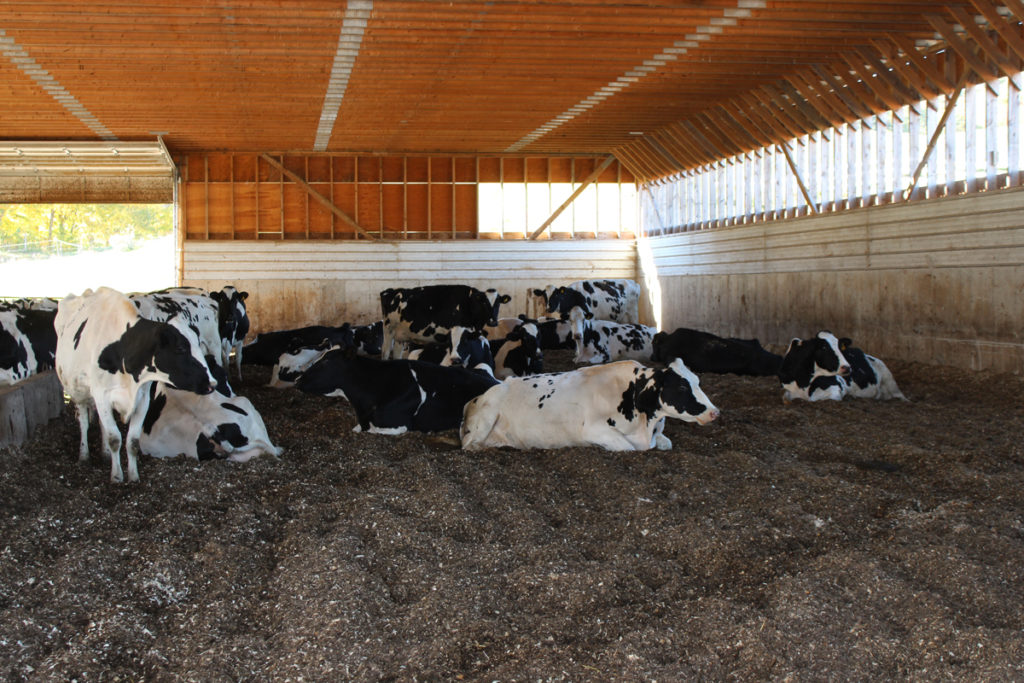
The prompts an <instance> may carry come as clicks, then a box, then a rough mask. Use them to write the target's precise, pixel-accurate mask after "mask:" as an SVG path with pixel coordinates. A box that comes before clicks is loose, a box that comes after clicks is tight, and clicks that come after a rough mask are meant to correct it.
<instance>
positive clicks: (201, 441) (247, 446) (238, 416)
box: [133, 382, 282, 462]
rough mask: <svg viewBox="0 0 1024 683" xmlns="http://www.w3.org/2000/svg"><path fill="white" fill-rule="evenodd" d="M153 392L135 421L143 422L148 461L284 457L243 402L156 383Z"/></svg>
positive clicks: (249, 404) (143, 447) (143, 448)
mask: <svg viewBox="0 0 1024 683" xmlns="http://www.w3.org/2000/svg"><path fill="white" fill-rule="evenodd" d="M219 386H220V385H218V387H219ZM149 392H150V394H149V395H150V400H149V407H148V409H147V410H146V412H145V414H144V415H142V416H140V415H136V416H134V417H133V419H134V420H141V421H142V426H141V427H139V428H138V429H139V450H140V451H142V452H143V453H145V454H147V455H150V456H152V457H154V458H174V457H177V456H179V455H184V456H186V457H189V458H192V459H193V460H200V461H202V460H211V459H214V458H227V459H228V460H230V461H232V462H246V461H248V460H250V459H252V458H254V457H256V456H258V455H261V454H263V453H267V454H270V455H272V456H274V457H275V458H276V457H279V456H280V455H281V453H282V449H280V448H278V447H277V446H275V445H274V444H273V443H272V442H271V440H270V436H269V435H268V434H267V428H266V426H265V425H264V423H263V418H262V417H260V414H259V413H258V412H257V411H256V408H255V407H254V406H253V405H252V402H251V401H250V400H249V399H247V398H245V397H244V396H234V395H232V396H224V395H222V394H221V393H220V392H215V393H212V394H205V395H200V394H195V393H192V392H190V391H182V390H180V389H174V388H172V387H170V386H168V385H166V384H163V383H162V382H152V383H151V385H150V389H149Z"/></svg>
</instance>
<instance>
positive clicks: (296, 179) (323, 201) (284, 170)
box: [260, 153, 377, 240]
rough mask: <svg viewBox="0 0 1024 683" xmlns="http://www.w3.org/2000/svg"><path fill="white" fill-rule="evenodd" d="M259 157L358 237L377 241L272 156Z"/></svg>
mask: <svg viewBox="0 0 1024 683" xmlns="http://www.w3.org/2000/svg"><path fill="white" fill-rule="evenodd" d="M260 157H261V158H262V159H263V160H264V161H266V162H267V163H268V164H270V165H271V166H273V167H274V168H276V169H277V170H279V171H280V172H281V173H283V174H284V175H286V176H288V178H289V179H291V180H292V181H293V182H295V183H296V184H298V185H299V186H300V187H302V188H303V189H304V190H305V191H306V192H308V193H309V196H311V197H312V198H313V199H315V200H317V201H318V202H320V203H321V204H323V205H324V206H326V207H327V208H328V209H329V210H330V211H331V213H333V214H334V215H335V216H337V217H338V218H340V219H341V220H343V221H345V222H346V223H348V224H349V225H351V226H352V227H353V228H355V229H356V230H357V231H358V232H359V234H360V235H362V236H363V237H365V238H366V239H370V240H375V239H377V238H376V237H374V236H373V235H371V234H370V233H368V232H366V230H364V229H363V227H362V226H361V225H359V224H358V223H356V222H355V220H353V218H352V217H351V216H349V215H348V214H347V213H345V212H344V211H342V210H341V209H339V208H338V207H337V206H335V205H334V203H333V202H331V200H330V199H328V198H327V197H325V196H323V195H322V194H320V193H319V192H317V191H316V190H314V189H313V188H312V187H311V186H310V184H309V183H307V182H306V181H305V180H303V179H302V178H300V177H299V176H297V175H296V174H294V173H292V172H291V171H289V170H288V169H287V168H285V167H284V166H282V165H281V164H279V163H278V162H277V159H275V158H273V157H272V156H269V155H268V154H266V153H263V154H261V155H260ZM281 211H282V213H283V212H284V206H282V207H281Z"/></svg>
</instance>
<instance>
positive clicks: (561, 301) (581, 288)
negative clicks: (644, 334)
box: [528, 280, 641, 323]
mask: <svg viewBox="0 0 1024 683" xmlns="http://www.w3.org/2000/svg"><path fill="white" fill-rule="evenodd" d="M640 294H641V290H640V285H639V284H637V283H636V282H635V281H633V280H579V281H577V282H573V283H570V284H568V285H565V286H564V287H552V286H548V287H547V288H546V289H532V290H530V291H529V292H528V295H529V297H530V298H532V300H533V305H534V308H536V309H538V310H541V311H544V312H546V313H559V314H568V313H571V312H572V311H573V309H577V308H578V309H580V310H582V311H583V312H584V313H589V314H590V317H593V318H596V319H598V320H614V321H615V322H620V323H639V322H640Z"/></svg>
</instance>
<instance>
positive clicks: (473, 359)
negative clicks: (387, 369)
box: [407, 325, 494, 369]
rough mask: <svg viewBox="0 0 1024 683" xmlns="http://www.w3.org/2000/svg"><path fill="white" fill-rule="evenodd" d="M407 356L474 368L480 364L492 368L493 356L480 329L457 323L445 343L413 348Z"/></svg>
mask: <svg viewBox="0 0 1024 683" xmlns="http://www.w3.org/2000/svg"><path fill="white" fill-rule="evenodd" d="M407 358H408V359H409V360H422V361H426V362H428V363H437V364H438V365H453V366H458V367H463V368H475V367H477V366H478V365H481V364H483V365H486V366H488V367H490V368H492V369H493V368H494V356H493V354H492V353H491V344H490V342H489V341H488V340H487V336H486V335H485V334H484V333H483V332H481V331H480V330H470V329H467V328H465V327H461V326H459V325H456V326H455V327H453V328H452V331H451V333H450V335H449V337H448V341H447V343H445V344H428V345H426V346H423V347H420V348H416V349H413V350H412V351H410V352H409V355H408V356H407Z"/></svg>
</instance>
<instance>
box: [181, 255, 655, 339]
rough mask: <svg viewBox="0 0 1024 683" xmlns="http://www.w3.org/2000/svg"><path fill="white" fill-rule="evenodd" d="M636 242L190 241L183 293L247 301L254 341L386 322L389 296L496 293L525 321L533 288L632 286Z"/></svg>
mask: <svg viewBox="0 0 1024 683" xmlns="http://www.w3.org/2000/svg"><path fill="white" fill-rule="evenodd" d="M636 265H637V258H636V243H635V242H634V241H633V240H579V241H561V240H559V241H550V242H535V241H523V240H518V241H513V240H509V241H500V240H457V241H450V240H446V241H409V242H406V241H393V242H385V241H377V242H354V241H347V242H340V243H339V242H327V241H323V242H319V241H310V242H306V241H302V242H296V241H269V240H249V241H191V240H189V241H186V242H185V244H184V270H183V280H184V284H186V285H190V286H198V287H204V288H206V289H210V290H214V289H220V288H221V287H223V286H224V285H226V284H233V285H235V286H236V287H238V288H239V289H242V290H245V291H248V292H249V295H250V296H249V299H248V301H247V309H248V311H249V317H250V319H251V322H252V330H251V335H255V334H256V333H258V332H261V331H267V330H275V329H288V328H292V327H300V326H303V325H312V324H341V323H342V322H353V323H362V322H371V321H373V320H379V319H380V316H381V313H380V291H381V290H383V289H386V288H388V287H414V286H418V285H426V284H447V283H462V284H468V285H473V286H475V287H478V288H481V289H485V288H488V287H494V288H496V289H498V290H499V291H500V292H501V293H504V294H509V295H510V296H511V297H512V301H511V302H510V303H509V304H506V305H505V306H503V307H502V309H501V315H502V316H515V315H517V314H519V313H522V312H526V310H527V309H526V291H527V289H528V288H531V287H543V286H546V285H548V284H565V283H568V282H572V281H574V280H580V279H585V278H594V277H613V278H635V277H636Z"/></svg>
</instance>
